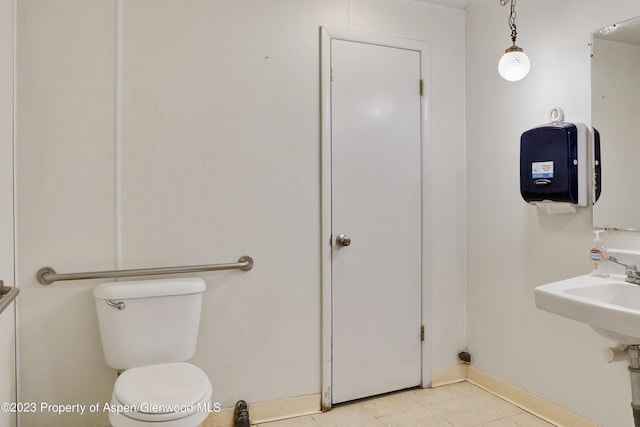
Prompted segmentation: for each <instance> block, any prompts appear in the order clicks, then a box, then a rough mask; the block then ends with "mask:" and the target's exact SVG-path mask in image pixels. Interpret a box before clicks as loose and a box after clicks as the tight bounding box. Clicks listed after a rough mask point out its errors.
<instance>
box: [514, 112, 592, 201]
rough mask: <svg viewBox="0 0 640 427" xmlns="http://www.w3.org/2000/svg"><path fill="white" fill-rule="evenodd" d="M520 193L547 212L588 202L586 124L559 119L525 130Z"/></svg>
mask: <svg viewBox="0 0 640 427" xmlns="http://www.w3.org/2000/svg"><path fill="white" fill-rule="evenodd" d="M520 193H521V194H522V197H523V198H524V200H525V201H526V202H528V203H532V204H535V205H537V206H539V207H541V208H542V209H543V210H545V212H547V213H560V212H575V209H574V208H573V206H587V203H588V195H587V194H588V185H587V127H586V126H585V125H584V124H581V123H565V122H562V121H557V122H554V123H550V124H548V125H543V126H540V127H537V128H534V129H530V130H528V131H526V132H524V133H523V134H522V136H521V138H520ZM554 205H555V206H554ZM543 206H544V207H543Z"/></svg>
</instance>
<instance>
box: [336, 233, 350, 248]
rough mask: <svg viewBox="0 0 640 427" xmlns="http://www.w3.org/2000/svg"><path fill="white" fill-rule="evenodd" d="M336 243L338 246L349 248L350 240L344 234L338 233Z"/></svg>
mask: <svg viewBox="0 0 640 427" xmlns="http://www.w3.org/2000/svg"><path fill="white" fill-rule="evenodd" d="M336 243H337V244H338V245H340V246H349V245H350V244H351V238H350V237H349V236H347V235H346V234H344V233H340V234H338V236H337V237H336Z"/></svg>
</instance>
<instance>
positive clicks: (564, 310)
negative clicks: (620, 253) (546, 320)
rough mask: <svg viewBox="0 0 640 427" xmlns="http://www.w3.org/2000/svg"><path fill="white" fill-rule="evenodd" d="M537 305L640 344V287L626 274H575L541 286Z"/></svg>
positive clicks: (607, 334) (612, 336)
mask: <svg viewBox="0 0 640 427" xmlns="http://www.w3.org/2000/svg"><path fill="white" fill-rule="evenodd" d="M534 294H535V299H536V306H537V307H538V308H540V309H542V310H545V311H548V312H551V313H554V314H559V315H560V316H564V317H567V318H569V319H573V320H577V321H579V322H583V323H586V324H587V325H589V326H591V327H592V328H593V330H595V331H596V332H597V333H599V334H600V335H602V336H605V337H607V338H609V339H611V340H613V341H615V342H617V343H620V344H627V345H628V344H640V286H639V285H633V284H630V283H626V282H625V281H624V276H616V275H612V276H611V277H593V276H591V275H585V276H578V277H573V278H571V279H567V280H561V281H559V282H554V283H549V284H546V285H542V286H538V287H537V288H535V290H534Z"/></svg>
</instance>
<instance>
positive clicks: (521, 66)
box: [498, 45, 531, 82]
mask: <svg viewBox="0 0 640 427" xmlns="http://www.w3.org/2000/svg"><path fill="white" fill-rule="evenodd" d="M530 68H531V62H529V57H528V56H527V55H526V54H525V53H524V52H523V51H522V49H521V48H519V47H518V46H515V45H514V46H511V47H510V48H508V49H507V50H505V51H504V55H502V58H500V62H498V72H499V73H500V75H501V76H502V78H503V79H505V80H508V81H510V82H516V81H518V80H521V79H523V78H524V77H525V76H526V75H527V74H529V69H530Z"/></svg>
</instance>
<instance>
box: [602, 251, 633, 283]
mask: <svg viewBox="0 0 640 427" xmlns="http://www.w3.org/2000/svg"><path fill="white" fill-rule="evenodd" d="M609 261H611V262H615V263H616V264H618V265H621V266H623V267H624V269H625V273H626V275H627V277H626V278H625V279H624V281H625V282H628V283H634V284H636V285H640V272H638V267H637V266H636V265H634V264H623V263H621V262H620V261H618V258H616V257H614V256H609Z"/></svg>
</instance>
